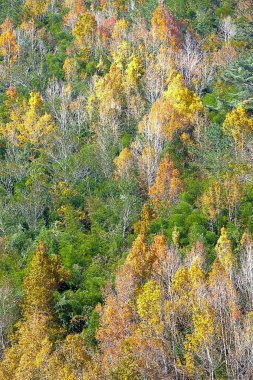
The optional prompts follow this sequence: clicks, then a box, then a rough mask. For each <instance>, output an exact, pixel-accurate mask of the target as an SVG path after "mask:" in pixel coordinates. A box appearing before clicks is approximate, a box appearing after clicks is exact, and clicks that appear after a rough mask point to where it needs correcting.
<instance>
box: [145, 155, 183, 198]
mask: <svg viewBox="0 0 253 380" xmlns="http://www.w3.org/2000/svg"><path fill="white" fill-rule="evenodd" d="M181 188H182V183H181V180H180V178H179V171H178V170H177V169H175V168H174V164H173V162H172V161H171V159H170V157H169V156H168V155H166V156H165V157H164V158H162V160H161V162H160V165H159V168H158V171H157V176H156V179H155V182H154V183H153V185H152V187H151V188H150V189H149V195H150V197H151V198H152V199H153V201H154V203H155V204H156V203H159V202H163V201H167V202H169V203H173V202H175V201H176V200H177V198H178V194H179V192H180V190H181Z"/></svg>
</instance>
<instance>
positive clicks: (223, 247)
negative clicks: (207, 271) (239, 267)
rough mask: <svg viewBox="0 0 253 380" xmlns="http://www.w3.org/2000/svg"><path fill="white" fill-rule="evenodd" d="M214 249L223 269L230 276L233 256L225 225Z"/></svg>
mask: <svg viewBox="0 0 253 380" xmlns="http://www.w3.org/2000/svg"><path fill="white" fill-rule="evenodd" d="M215 250H216V253H217V256H218V258H219V260H220V262H221V264H222V265H223V266H224V269H225V271H226V272H227V273H228V275H229V276H230V277H231V275H232V271H233V269H234V265H235V258H234V255H233V250H232V242H231V240H230V239H229V237H228V233H227V230H226V228H225V227H222V229H221V234H220V237H219V240H218V241H217V244H216V246H215Z"/></svg>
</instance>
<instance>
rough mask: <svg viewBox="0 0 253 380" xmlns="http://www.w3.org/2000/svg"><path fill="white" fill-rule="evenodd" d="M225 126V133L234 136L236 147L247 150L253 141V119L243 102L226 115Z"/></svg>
mask: <svg viewBox="0 0 253 380" xmlns="http://www.w3.org/2000/svg"><path fill="white" fill-rule="evenodd" d="M223 128H224V131H225V133H227V134H228V135H230V136H232V137H233V138H234V141H235V145H236V149H237V148H239V150H241V151H243V150H244V149H246V150H247V146H248V142H249V141H252V134H253V119H251V118H250V117H249V116H248V113H247V111H246V109H245V108H244V107H243V105H242V104H241V105H239V106H238V107H236V108H234V109H233V110H232V111H231V112H230V113H228V114H227V115H226V119H225V121H224V123H223Z"/></svg>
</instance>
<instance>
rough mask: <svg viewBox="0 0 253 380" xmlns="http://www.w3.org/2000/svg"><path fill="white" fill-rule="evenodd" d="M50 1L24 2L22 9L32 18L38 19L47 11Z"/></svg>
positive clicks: (30, 0)
mask: <svg viewBox="0 0 253 380" xmlns="http://www.w3.org/2000/svg"><path fill="white" fill-rule="evenodd" d="M49 4H50V0H26V1H25V4H24V7H25V9H26V10H27V12H28V13H29V15H30V16H31V17H33V18H36V17H40V16H42V15H43V14H44V13H46V11H47V10H48V7H49Z"/></svg>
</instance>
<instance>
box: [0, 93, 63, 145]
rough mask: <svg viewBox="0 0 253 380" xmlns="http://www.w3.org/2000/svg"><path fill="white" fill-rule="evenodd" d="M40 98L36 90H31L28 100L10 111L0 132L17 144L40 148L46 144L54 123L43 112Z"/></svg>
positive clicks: (51, 133)
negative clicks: (8, 118) (8, 120)
mask: <svg viewBox="0 0 253 380" xmlns="http://www.w3.org/2000/svg"><path fill="white" fill-rule="evenodd" d="M42 105H43V103H42V99H41V96H40V94H39V93H38V92H31V94H30V98H29V101H28V102H27V101H26V100H24V101H23V102H22V103H21V104H19V105H17V107H13V108H12V109H11V111H10V122H8V123H7V124H6V125H2V126H1V129H0V131H1V133H2V134H3V136H4V137H5V138H6V139H7V140H8V141H9V142H11V143H13V144H14V145H17V146H25V145H30V146H31V147H32V148H33V149H40V148H41V147H43V146H45V145H48V144H49V143H50V141H51V138H52V135H53V134H54V133H55V131H56V125H55V123H54V122H53V120H52V117H51V116H50V115H49V114H48V113H43V110H42Z"/></svg>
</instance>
